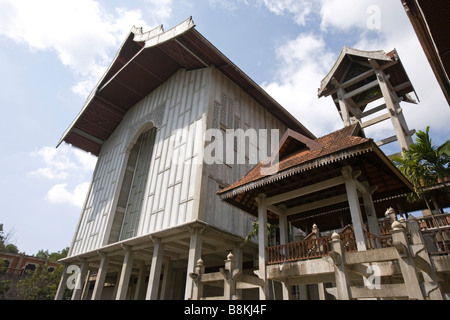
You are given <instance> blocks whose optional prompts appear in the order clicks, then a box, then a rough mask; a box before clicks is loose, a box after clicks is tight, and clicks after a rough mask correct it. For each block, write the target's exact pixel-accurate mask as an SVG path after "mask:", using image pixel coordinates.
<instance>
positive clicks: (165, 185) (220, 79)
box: [70, 68, 286, 255]
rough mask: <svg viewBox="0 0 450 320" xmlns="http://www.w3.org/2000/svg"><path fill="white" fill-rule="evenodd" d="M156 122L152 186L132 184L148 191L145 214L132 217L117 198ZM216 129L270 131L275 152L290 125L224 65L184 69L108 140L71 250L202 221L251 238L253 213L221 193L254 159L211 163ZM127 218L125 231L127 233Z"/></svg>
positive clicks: (75, 251) (134, 110)
mask: <svg viewBox="0 0 450 320" xmlns="http://www.w3.org/2000/svg"><path fill="white" fill-rule="evenodd" d="M149 122H151V123H152V124H153V126H154V127H156V134H155V137H154V145H153V148H152V151H151V152H152V156H151V161H150V166H149V168H148V178H147V180H146V182H145V184H142V181H143V180H142V179H141V180H139V181H140V182H141V186H140V187H138V188H136V187H130V188H131V189H133V188H134V189H133V190H134V191H136V192H140V193H141V194H143V197H142V199H143V200H142V204H141V210H140V215H139V217H134V218H131V217H129V216H127V212H129V211H127V210H126V208H122V207H121V206H122V205H118V203H120V201H119V198H120V197H122V196H123V194H124V193H123V192H122V194H121V189H122V186H123V185H124V180H126V179H130V176H129V175H128V176H127V175H125V172H126V169H127V164H128V158H129V156H128V155H129V154H130V150H131V147H132V146H133V144H134V143H135V142H136V140H137V139H138V137H139V136H140V134H141V133H142V131H143V129H142V128H143V127H145V128H147V129H148V123H149ZM146 126H147V127H146ZM150 127H151V126H150ZM210 128H215V129H220V130H223V132H224V133H225V130H226V129H227V128H228V129H243V130H244V131H247V130H249V129H254V130H256V131H257V132H258V130H259V129H268V130H269V131H268V139H267V144H268V147H267V150H268V151H267V152H268V154H267V155H268V156H269V155H270V152H271V150H272V149H273V148H274V146H275V145H276V144H277V143H278V141H279V138H280V137H281V135H282V134H283V133H284V131H285V130H286V128H285V126H284V125H283V124H282V123H281V122H280V121H279V120H277V119H275V118H274V117H273V116H272V115H271V114H270V113H269V112H268V111H267V110H265V109H264V108H262V107H261V106H260V105H259V104H258V103H257V102H256V101H255V100H254V99H252V98H251V97H249V96H248V95H247V94H246V93H245V92H244V91H243V90H242V89H241V88H239V87H238V86H237V85H236V84H235V83H234V82H232V81H231V80H230V79H229V78H227V77H226V76H224V75H223V74H222V73H221V72H219V71H218V70H216V69H214V68H205V69H201V70H194V71H186V70H180V71H179V72H177V73H176V74H175V75H173V76H172V77H171V78H170V79H169V80H168V81H166V82H165V83H164V84H163V85H161V86H160V87H159V88H158V89H156V90H154V91H153V92H152V93H151V94H149V95H148V96H146V97H144V98H143V99H142V100H141V101H140V102H139V103H137V104H136V105H135V106H134V107H133V108H132V109H130V110H129V111H128V112H127V114H126V115H125V117H124V119H123V120H122V122H121V124H120V125H119V126H118V128H117V129H116V130H115V131H114V133H113V134H112V135H111V137H110V139H109V140H108V141H106V142H105V144H104V145H103V147H102V150H101V152H100V155H99V157H98V162H97V167H96V169H95V171H94V175H93V179H92V182H91V186H90V190H89V192H88V195H87V198H86V204H85V206H84V207H83V209H82V213H81V216H80V219H79V222H78V226H77V229H76V232H75V236H74V239H73V243H72V245H71V250H70V255H76V254H80V253H83V252H86V251H90V250H95V249H98V248H100V247H102V246H104V245H107V244H109V243H112V242H116V241H118V240H119V239H120V240H123V239H127V238H130V237H136V236H141V235H145V234H150V233H153V232H156V231H160V230H164V229H166V228H171V227H175V226H178V225H180V224H183V223H186V222H189V221H192V220H196V219H200V220H203V221H205V222H207V223H210V224H211V225H213V226H215V227H217V228H220V229H222V230H224V231H227V232H230V233H232V234H236V235H239V236H242V237H245V236H246V235H247V234H248V232H249V231H250V230H251V219H250V216H249V215H248V214H246V213H244V212H242V211H239V210H237V209H235V208H233V207H231V206H229V205H227V204H225V203H224V202H222V201H221V200H220V198H219V197H218V196H217V195H216V192H217V191H219V188H221V187H223V186H226V185H229V184H231V183H232V182H234V181H236V180H238V179H239V178H241V177H242V176H243V175H245V174H246V173H247V172H248V171H250V169H251V168H252V167H253V166H254V165H255V163H252V162H251V161H250V160H251V159H247V161H246V163H245V164H236V163H235V164H226V163H225V164H224V163H221V162H220V161H218V163H215V164H212V165H208V164H205V163H204V161H203V152H204V139H203V138H204V133H205V130H206V129H210ZM180 129H183V131H181V130H180ZM270 129H279V130H280V132H279V136H277V139H276V141H271V139H270ZM223 137H224V138H225V135H224V136H223ZM254 147H258V146H257V144H256V145H255V146H254ZM248 153H249V146H248V145H247V147H246V154H247V156H248V155H249V154H248ZM180 154H181V155H183V156H180ZM224 156H225V153H224ZM175 160H176V161H175ZM257 160H258V161H259V160H261V159H259V158H258V159H257ZM124 215H125V217H126V218H125V229H126V230H125V229H124V232H122V234H121V235H120V233H121V229H122V226H123V225H124V224H123V222H122V221H123V216H124ZM115 218H116V219H115Z"/></svg>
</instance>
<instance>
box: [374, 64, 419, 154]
mask: <svg viewBox="0 0 450 320" xmlns="http://www.w3.org/2000/svg"><path fill="white" fill-rule="evenodd" d="M369 62H370V63H371V64H372V66H373V67H374V69H375V74H376V76H377V79H378V85H379V86H380V89H381V93H382V94H383V98H384V100H385V102H386V107H387V109H388V111H389V114H390V118H391V122H392V125H393V127H394V130H395V134H396V136H397V140H398V143H399V145H400V148H401V149H402V151H404V150H408V149H409V145H410V144H411V143H412V142H413V141H412V138H411V135H410V133H409V129H408V127H407V125H406V120H405V117H404V115H403V113H402V111H401V108H400V106H399V103H398V97H396V94H395V92H393V91H391V90H390V89H389V86H388V83H387V81H388V80H387V79H386V75H385V74H384V72H383V71H382V70H380V69H378V64H377V63H376V61H373V60H371V61H369Z"/></svg>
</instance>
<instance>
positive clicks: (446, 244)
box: [423, 226, 450, 255]
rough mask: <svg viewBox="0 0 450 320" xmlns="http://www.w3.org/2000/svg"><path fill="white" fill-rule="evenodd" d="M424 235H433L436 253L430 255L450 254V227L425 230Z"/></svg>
mask: <svg viewBox="0 0 450 320" xmlns="http://www.w3.org/2000/svg"><path fill="white" fill-rule="evenodd" d="M423 233H424V234H431V237H432V240H433V244H434V246H435V249H436V251H433V252H430V254H432V255H440V254H450V226H446V227H441V228H436V229H428V230H424V231H423Z"/></svg>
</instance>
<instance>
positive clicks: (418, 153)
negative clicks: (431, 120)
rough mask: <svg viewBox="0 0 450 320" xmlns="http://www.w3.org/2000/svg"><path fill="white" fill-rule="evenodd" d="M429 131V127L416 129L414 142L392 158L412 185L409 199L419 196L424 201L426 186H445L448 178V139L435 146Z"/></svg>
mask: <svg viewBox="0 0 450 320" xmlns="http://www.w3.org/2000/svg"><path fill="white" fill-rule="evenodd" d="M429 131H430V127H427V128H426V130H425V131H421V130H418V131H417V133H416V142H415V143H413V144H411V145H410V146H409V149H408V150H406V151H404V152H403V155H402V157H395V158H393V162H394V164H395V165H396V166H397V167H398V168H399V169H400V171H402V173H403V174H404V175H405V177H406V178H408V180H409V181H410V182H411V183H412V184H413V186H414V193H413V194H411V195H409V196H408V200H410V201H416V200H418V199H420V198H423V199H425V201H426V196H427V194H426V191H425V190H426V189H427V188H428V187H431V186H436V185H442V186H443V187H445V182H446V181H449V180H450V140H447V141H446V142H445V143H443V144H442V145H440V146H435V145H433V143H432V141H431V138H430V135H429ZM427 205H428V203H427Z"/></svg>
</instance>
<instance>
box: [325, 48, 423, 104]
mask: <svg viewBox="0 0 450 320" xmlns="http://www.w3.org/2000/svg"><path fill="white" fill-rule="evenodd" d="M371 62H372V63H371ZM374 63H375V64H376V65H378V68H380V69H381V70H383V72H384V73H385V74H386V75H387V76H389V82H390V83H391V85H392V86H393V88H394V91H395V93H396V94H397V96H398V97H399V98H403V101H406V102H415V101H414V100H412V99H411V97H410V96H409V93H411V92H414V93H415V90H414V87H413V85H412V84H411V81H410V80H409V77H408V74H407V73H406V70H405V68H404V67H403V64H402V62H401V60H400V57H399V55H398V53H397V51H396V50H395V49H394V50H392V51H390V52H388V53H385V52H384V51H382V50H380V51H363V50H357V49H354V48H350V47H347V46H344V47H343V48H342V50H341V53H340V54H339V57H338V59H337V60H336V62H335V64H334V65H333V67H332V68H331V70H330V72H329V73H328V74H327V76H326V77H325V78H324V79H323V80H322V81H321V83H320V88H319V90H318V96H319V98H321V97H324V96H325V97H327V96H332V97H333V99H334V100H336V98H337V93H336V87H335V85H334V83H336V82H338V83H339V84H340V85H341V87H343V88H345V89H346V91H347V92H349V91H353V90H354V89H356V88H358V87H362V86H364V85H365V84H367V83H369V82H371V81H373V80H374V79H376V76H375V71H374V70H375V69H374V67H373V64H374ZM378 97H379V96H378V94H377V92H376V91H374V90H367V91H364V92H362V93H360V94H358V95H356V96H354V97H352V100H353V102H354V104H355V105H358V106H360V107H362V108H363V109H364V106H365V105H367V104H368V103H370V102H372V101H374V100H376V99H378ZM416 97H417V95H416ZM336 106H337V108H338V109H339V105H338V103H336Z"/></svg>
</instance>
